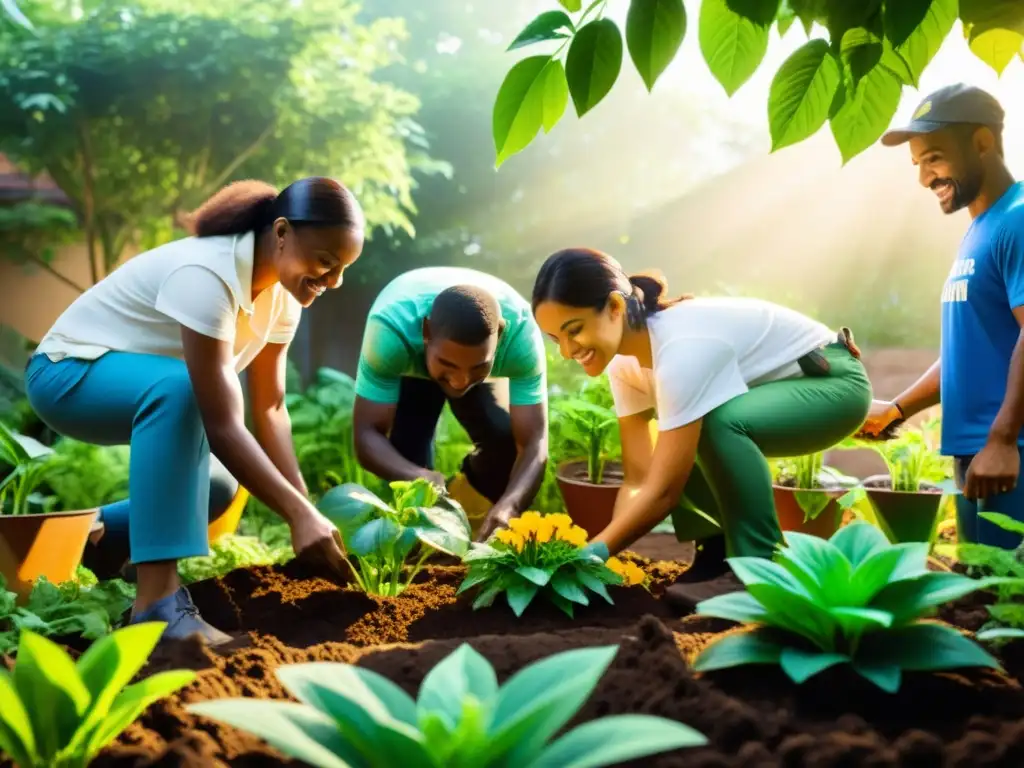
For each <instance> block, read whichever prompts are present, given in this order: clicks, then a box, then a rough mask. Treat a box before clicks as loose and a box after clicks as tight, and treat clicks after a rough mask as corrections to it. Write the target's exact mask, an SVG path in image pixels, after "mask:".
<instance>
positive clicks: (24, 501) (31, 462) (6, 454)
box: [0, 424, 53, 515]
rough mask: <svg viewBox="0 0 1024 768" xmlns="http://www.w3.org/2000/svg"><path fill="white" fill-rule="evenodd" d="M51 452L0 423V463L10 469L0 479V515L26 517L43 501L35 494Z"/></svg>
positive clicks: (43, 476) (46, 469)
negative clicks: (33, 507) (33, 506)
mask: <svg viewBox="0 0 1024 768" xmlns="http://www.w3.org/2000/svg"><path fill="white" fill-rule="evenodd" d="M52 456H53V451H52V450H50V449H49V448H47V447H46V446H45V445H43V444H42V443H40V442H39V441H37V440H33V439H32V438H30V437H25V436H24V435H19V434H17V433H15V432H12V431H11V430H9V429H7V427H5V426H4V425H3V424H0V464H6V465H8V466H9V467H10V470H9V471H8V473H7V476H6V477H4V478H3V479H2V480H0V514H5V515H27V514H29V513H31V512H32V505H33V504H34V505H37V506H42V505H44V503H45V499H44V498H43V497H41V496H40V495H39V494H37V493H36V490H37V489H38V488H39V486H40V485H41V484H42V482H43V480H44V478H45V477H46V473H47V471H48V470H49V468H50V467H49V460H50V458H51V457H52Z"/></svg>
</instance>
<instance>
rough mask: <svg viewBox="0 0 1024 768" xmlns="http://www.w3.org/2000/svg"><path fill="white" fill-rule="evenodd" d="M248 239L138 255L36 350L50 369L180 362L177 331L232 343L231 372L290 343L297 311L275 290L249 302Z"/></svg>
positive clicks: (68, 313) (195, 241) (189, 241)
mask: <svg viewBox="0 0 1024 768" xmlns="http://www.w3.org/2000/svg"><path fill="white" fill-rule="evenodd" d="M255 242H256V238H255V235H254V234H253V233H252V232H249V233H246V234H244V235H229V236H225V237H202V238H199V237H190V238H186V239H184V240H176V241H174V242H171V243H167V244H166V245H162V246H160V247H159V248H154V249H153V250H151V251H146V252H145V253H141V254H139V255H138V256H136V257H135V258H133V259H130V260H128V261H127V262H125V263H124V264H123V265H121V266H120V267H118V268H117V269H116V270H114V271H113V272H112V273H110V274H109V275H108V276H107V277H105V278H104V279H103V280H101V281H100V282H99V283H97V284H96V285H94V286H93V287H92V288H90V289H89V290H88V291H86V292H85V293H83V294H82V295H81V296H79V297H78V298H77V299H76V300H75V302H74V303H73V304H72V305H71V306H70V307H68V308H67V309H66V310H65V311H64V313H63V314H62V315H61V316H60V317H59V318H58V319H57V322H56V323H54V325H53V327H52V328H51V329H50V331H49V333H47V334H46V336H45V337H43V340H42V341H41V342H40V343H39V347H38V349H37V351H38V352H40V353H43V354H45V355H46V356H47V357H48V358H49V359H50V360H53V361H54V362H56V361H59V360H62V359H63V358H65V357H72V358H78V359H82V360H95V359H96V358H98V357H100V356H101V355H103V354H104V353H106V352H112V351H116V352H136V353H139V354H150V355H162V356H165V357H175V358H178V359H183V357H184V350H183V347H182V341H181V326H185V327H186V328H189V329H191V330H193V331H195V332H197V333H200V334H202V335H204V336H209V337H211V338H214V339H219V340H221V341H226V342H230V343H231V344H232V345H233V347H234V353H235V370H236V371H239V372H241V371H242V370H244V369H245V368H246V367H247V366H248V365H249V364H250V363H251V362H252V361H253V359H254V358H255V357H256V355H257V354H259V352H260V350H262V349H263V347H264V346H266V345H267V344H287V343H289V342H290V341H291V340H292V339H293V338H294V337H295V332H296V330H297V329H298V326H299V319H300V317H301V314H302V305H301V304H299V302H298V300H297V299H295V298H294V297H293V296H292V295H291V294H290V293H288V292H287V291H286V290H285V289H284V288H282V287H281V285H280V284H279V283H277V284H275V285H274V286H273V287H271V288H268V289H267V290H265V291H263V292H262V293H260V295H259V296H258V297H257V298H256V300H255V301H254V300H253V298H252V269H253V258H254V248H255Z"/></svg>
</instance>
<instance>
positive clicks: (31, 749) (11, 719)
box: [0, 668, 36, 766]
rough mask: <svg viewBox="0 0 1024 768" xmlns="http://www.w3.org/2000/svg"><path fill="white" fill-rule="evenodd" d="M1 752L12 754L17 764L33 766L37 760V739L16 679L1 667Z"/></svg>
mask: <svg viewBox="0 0 1024 768" xmlns="http://www.w3.org/2000/svg"><path fill="white" fill-rule="evenodd" d="M0 752H6V753H7V754H8V755H10V757H11V760H13V761H14V764H15V765H19V766H31V765H32V764H33V763H34V762H35V761H34V760H33V759H32V756H34V755H35V753H36V740H35V735H34V734H33V732H32V721H31V720H30V719H29V714H28V712H26V711H25V706H24V705H23V704H22V703H21V697H20V696H18V691H17V690H16V689H15V687H14V680H13V679H12V678H11V675H10V673H9V672H8V671H7V670H6V669H2V668H0Z"/></svg>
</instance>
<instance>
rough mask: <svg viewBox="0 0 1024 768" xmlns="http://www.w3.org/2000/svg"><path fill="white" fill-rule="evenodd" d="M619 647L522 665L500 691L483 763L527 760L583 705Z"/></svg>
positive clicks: (570, 653)
mask: <svg viewBox="0 0 1024 768" xmlns="http://www.w3.org/2000/svg"><path fill="white" fill-rule="evenodd" d="M617 651H618V646H614V645H612V646H597V647H591V648H580V649H578V650H573V651H565V652H563V653H556V654H554V655H553V656H548V657H547V658H545V659H541V660H540V661H538V662H536V663H534V664H531V665H530V666H528V667H526V668H524V669H521V670H520V671H519V672H517V673H516V674H514V675H513V676H512V677H511V678H509V680H508V682H506V683H505V685H503V686H502V687H501V690H500V691H499V693H498V704H497V706H496V707H495V710H494V720H493V721H492V725H491V734H492V740H491V743H490V747H489V751H488V753H487V755H486V756H485V757H484V758H483V759H481V760H480V764H482V765H491V764H493V763H497V762H498V761H499V760H500V761H501V762H502V763H503V764H505V765H522V764H523V762H524V760H523V759H522V757H523V756H532V755H535V754H536V753H537V752H538V751H539V750H540V748H541V747H542V746H543V745H544V744H546V743H547V741H548V740H549V739H550V738H551V737H552V736H554V735H555V734H556V733H557V732H558V731H559V730H560V729H561V728H562V727H563V726H564V725H565V724H566V723H567V722H569V720H571V719H572V717H573V715H575V714H576V712H577V711H578V710H579V708H580V707H581V706H582V705H583V702H585V701H586V700H587V699H588V698H589V697H590V694H591V693H592V692H593V690H594V687H595V686H596V685H597V682H598V680H600V679H601V676H602V675H603V674H604V673H605V670H606V669H608V666H609V665H610V664H611V663H612V659H614V658H615V654H616V652H617Z"/></svg>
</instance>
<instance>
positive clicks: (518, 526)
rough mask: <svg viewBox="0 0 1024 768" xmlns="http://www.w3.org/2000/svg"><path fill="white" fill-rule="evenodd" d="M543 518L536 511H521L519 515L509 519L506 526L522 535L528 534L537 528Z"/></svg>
mask: <svg viewBox="0 0 1024 768" xmlns="http://www.w3.org/2000/svg"><path fill="white" fill-rule="evenodd" d="M543 519H544V518H543V517H542V516H541V515H540V514H539V513H537V512H523V514H521V515H520V516H519V517H514V518H512V519H511V520H509V521H508V527H509V528H511V529H512V530H513V531H516V532H517V533H521V534H523V536H529V535H530V534H531V533H533V532H534V531H535V530H536V529H537V526H538V525H539V524H540V522H541V520H543Z"/></svg>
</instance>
